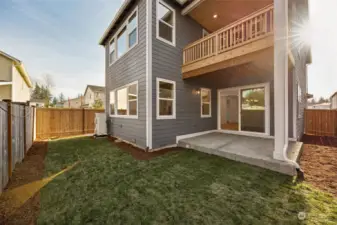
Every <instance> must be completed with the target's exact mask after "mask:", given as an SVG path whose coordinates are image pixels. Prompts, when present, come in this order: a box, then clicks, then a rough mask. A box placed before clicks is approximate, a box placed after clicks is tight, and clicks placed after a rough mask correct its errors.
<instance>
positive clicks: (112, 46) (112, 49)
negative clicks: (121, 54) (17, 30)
mask: <svg viewBox="0 0 337 225" xmlns="http://www.w3.org/2000/svg"><path fill="white" fill-rule="evenodd" d="M114 61H115V39H112V40H111V41H110V43H109V64H112V63H113V62H114Z"/></svg>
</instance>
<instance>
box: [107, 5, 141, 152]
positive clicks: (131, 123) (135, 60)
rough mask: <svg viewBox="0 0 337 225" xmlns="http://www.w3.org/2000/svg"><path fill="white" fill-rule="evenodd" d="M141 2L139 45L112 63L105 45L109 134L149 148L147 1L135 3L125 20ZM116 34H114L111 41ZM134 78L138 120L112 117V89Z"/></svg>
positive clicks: (139, 11) (139, 6)
mask: <svg viewBox="0 0 337 225" xmlns="http://www.w3.org/2000/svg"><path fill="white" fill-rule="evenodd" d="M137 5H138V35H139V36H138V44H137V45H136V46H135V47H134V48H133V49H131V50H130V51H129V52H127V53H126V54H125V55H123V56H122V57H121V58H120V59H118V60H117V61H116V62H115V63H114V64H112V65H111V66H109V61H108V59H109V58H108V57H109V44H108V42H107V43H106V45H105V55H106V57H105V64H106V106H107V107H106V114H107V118H109V120H108V133H109V134H110V135H113V136H116V137H119V138H122V139H124V140H126V141H129V142H132V143H135V144H136V145H138V146H140V147H141V148H146V147H147V146H146V0H137V1H135V4H134V5H133V6H132V7H131V8H130V9H129V10H128V12H127V13H126V16H125V18H124V20H125V19H126V18H127V17H128V16H129V15H130V13H131V12H132V11H133V10H134V9H135V7H136V6H137ZM123 22H124V21H123ZM123 22H122V23H123ZM117 29H118V28H117ZM112 35H114V33H112V34H111V36H110V37H109V38H108V40H110V39H111V37H112ZM133 81H138V119H128V118H115V117H109V101H110V94H109V93H110V91H111V90H114V89H116V88H118V87H121V86H124V85H126V84H128V83H131V82H133Z"/></svg>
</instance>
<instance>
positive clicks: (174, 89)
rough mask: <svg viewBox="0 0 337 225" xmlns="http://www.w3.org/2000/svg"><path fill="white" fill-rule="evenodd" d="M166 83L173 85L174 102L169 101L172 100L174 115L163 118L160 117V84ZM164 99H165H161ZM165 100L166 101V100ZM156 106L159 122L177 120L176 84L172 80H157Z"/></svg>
mask: <svg viewBox="0 0 337 225" xmlns="http://www.w3.org/2000/svg"><path fill="white" fill-rule="evenodd" d="M160 81H162V82H165V83H170V84H173V100H172V99H167V100H172V107H173V109H172V115H170V116H161V115H159V90H160V89H159V82H160ZM161 99H164V98H161ZM164 100H165V99H164ZM156 103H157V104H156V105H157V107H156V108H157V120H166V119H176V82H175V81H172V80H166V79H163V78H157V79H156Z"/></svg>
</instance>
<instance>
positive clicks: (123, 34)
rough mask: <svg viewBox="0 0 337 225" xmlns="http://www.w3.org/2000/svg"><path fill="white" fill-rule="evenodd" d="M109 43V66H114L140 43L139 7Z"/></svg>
mask: <svg viewBox="0 0 337 225" xmlns="http://www.w3.org/2000/svg"><path fill="white" fill-rule="evenodd" d="M120 27H121V28H120V29H119V30H118V31H117V32H116V35H115V36H114V37H113V38H112V39H111V41H110V43H109V65H112V64H113V63H114V62H115V61H117V60H118V59H119V58H120V57H122V56H123V55H124V54H125V53H127V52H128V51H129V50H130V49H131V48H133V47H134V46H136V45H137V43H138V7H137V8H136V9H135V10H134V11H133V12H132V13H131V16H129V17H128V18H127V20H126V21H125V22H124V23H123V24H122V25H121V26H120Z"/></svg>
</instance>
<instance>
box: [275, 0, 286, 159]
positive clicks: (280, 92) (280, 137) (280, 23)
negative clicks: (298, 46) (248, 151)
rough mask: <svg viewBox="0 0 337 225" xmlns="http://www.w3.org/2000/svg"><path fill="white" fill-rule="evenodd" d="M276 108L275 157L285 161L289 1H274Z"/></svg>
mask: <svg viewBox="0 0 337 225" xmlns="http://www.w3.org/2000/svg"><path fill="white" fill-rule="evenodd" d="M274 106H275V111H274V113H275V115H274V118H275V120H274V121H275V122H274V123H275V140H274V153H273V156H274V158H275V159H278V160H285V158H284V156H283V155H284V154H283V153H284V151H286V149H285V148H286V147H287V145H288V136H289V135H288V0H274Z"/></svg>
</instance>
